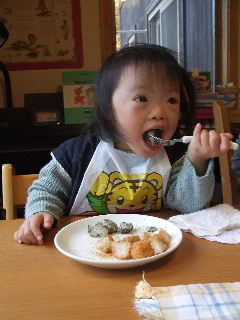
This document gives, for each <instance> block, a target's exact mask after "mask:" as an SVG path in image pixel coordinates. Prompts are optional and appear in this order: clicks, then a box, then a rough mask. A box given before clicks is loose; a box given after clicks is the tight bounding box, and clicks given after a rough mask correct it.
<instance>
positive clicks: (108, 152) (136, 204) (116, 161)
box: [70, 141, 171, 215]
mask: <svg viewBox="0 0 240 320" xmlns="http://www.w3.org/2000/svg"><path fill="white" fill-rule="evenodd" d="M170 170H171V165H170V162H169V159H168V156H167V154H166V152H165V150H162V151H161V152H159V154H157V155H156V156H155V157H153V158H143V157H141V156H139V155H136V154H135V153H131V152H125V151H121V150H118V149H115V148H114V146H113V144H112V143H106V142H104V141H100V143H99V144H98V146H97V148H96V150H95V152H94V154H93V157H92V159H91V161H90V163H89V165H88V167H87V170H86V172H85V174H84V176H83V180H82V183H81V185H80V187H79V190H78V193H77V195H76V198H75V200H74V204H73V206H72V209H71V212H70V215H86V214H96V213H97V214H107V213H123V212H128V213H133V212H134V213H136V212H138V213H140V212H146V211H151V210H160V208H161V202H162V199H163V195H164V192H165V190H166V186H167V182H168V178H169V174H170Z"/></svg>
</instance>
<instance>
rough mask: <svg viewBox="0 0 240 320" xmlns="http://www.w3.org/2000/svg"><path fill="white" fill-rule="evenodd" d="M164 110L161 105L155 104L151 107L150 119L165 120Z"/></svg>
mask: <svg viewBox="0 0 240 320" xmlns="http://www.w3.org/2000/svg"><path fill="white" fill-rule="evenodd" d="M165 116H166V115H165V108H164V106H163V105H162V104H161V103H157V104H155V105H154V106H153V109H152V113H151V117H152V119H156V120H161V119H165Z"/></svg>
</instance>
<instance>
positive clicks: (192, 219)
mask: <svg viewBox="0 0 240 320" xmlns="http://www.w3.org/2000/svg"><path fill="white" fill-rule="evenodd" d="M169 221H171V222H173V223H175V224H176V225H177V226H178V227H179V228H180V229H181V230H183V231H187V232H191V233H193V234H194V235H195V236H197V237H199V238H205V239H207V240H210V241H217V242H222V243H229V244H236V243H240V211H239V210H237V209H235V208H233V207H232V206H230V205H228V204H219V205H217V206H214V207H210V208H208V209H203V210H199V211H196V212H193V213H190V214H182V215H177V216H173V217H171V218H169Z"/></svg>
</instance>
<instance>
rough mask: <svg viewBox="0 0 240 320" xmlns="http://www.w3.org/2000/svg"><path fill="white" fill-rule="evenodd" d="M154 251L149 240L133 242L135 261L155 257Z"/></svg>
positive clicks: (132, 252) (132, 253)
mask: <svg viewBox="0 0 240 320" xmlns="http://www.w3.org/2000/svg"><path fill="white" fill-rule="evenodd" d="M154 254H155V253H154V250H153V248H152V246H151V243H150V241H149V240H140V241H136V242H133V244H132V248H131V255H132V258H133V259H142V258H147V257H151V256H153V255H154Z"/></svg>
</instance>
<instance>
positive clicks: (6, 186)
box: [2, 163, 39, 220]
mask: <svg viewBox="0 0 240 320" xmlns="http://www.w3.org/2000/svg"><path fill="white" fill-rule="evenodd" d="M38 176H39V175H38V174H26V175H16V174H15V169H14V166H13V165H12V164H10V163H7V164H3V165H2V195H3V209H5V211H6V219H7V220H9V219H14V218H16V211H17V207H18V206H24V205H25V204H26V201H27V196H28V189H29V187H30V186H31V185H32V183H33V181H34V180H36V179H37V178H38Z"/></svg>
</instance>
